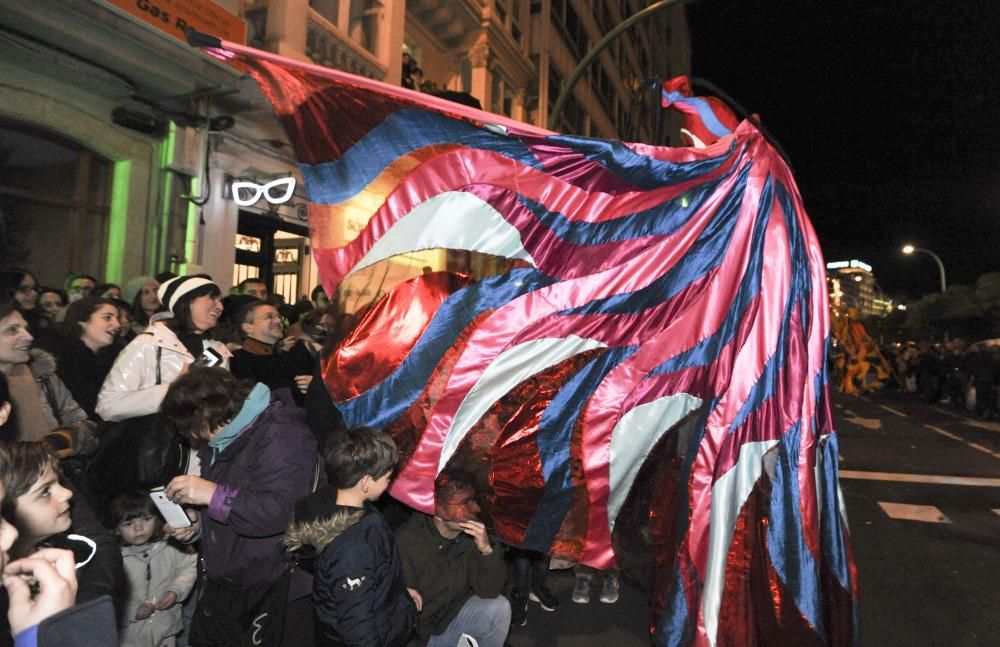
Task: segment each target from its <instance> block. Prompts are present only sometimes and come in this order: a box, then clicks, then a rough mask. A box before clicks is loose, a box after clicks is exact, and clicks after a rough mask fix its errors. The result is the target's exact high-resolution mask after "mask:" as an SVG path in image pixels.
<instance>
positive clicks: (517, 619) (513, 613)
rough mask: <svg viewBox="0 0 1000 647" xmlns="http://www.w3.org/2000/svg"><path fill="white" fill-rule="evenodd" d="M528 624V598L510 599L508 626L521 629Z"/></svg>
mask: <svg viewBox="0 0 1000 647" xmlns="http://www.w3.org/2000/svg"><path fill="white" fill-rule="evenodd" d="M526 624H528V598H523V597H521V596H516V597H515V596H513V595H511V597H510V626H511V627H523V626H525V625H526Z"/></svg>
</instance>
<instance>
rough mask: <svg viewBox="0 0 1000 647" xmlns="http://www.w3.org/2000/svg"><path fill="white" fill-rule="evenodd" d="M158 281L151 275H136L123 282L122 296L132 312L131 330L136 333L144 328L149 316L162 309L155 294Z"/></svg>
mask: <svg viewBox="0 0 1000 647" xmlns="http://www.w3.org/2000/svg"><path fill="white" fill-rule="evenodd" d="M159 287H160V282H159V281H157V280H156V279H154V278H153V277H152V276H137V277H135V278H133V279H130V280H129V282H128V283H126V284H125V291H124V293H123V294H122V298H123V299H124V300H125V301H127V302H128V303H129V309H130V311H131V313H132V330H134V331H135V333H136V334H139V333H141V332H142V331H144V330H146V326H148V325H149V320H150V318H151V317H152V316H153V315H155V314H156V313H157V312H160V311H161V310H162V309H163V306H162V305H161V304H160V297H159V296H158V295H157V294H156V292H157V290H158V289H159Z"/></svg>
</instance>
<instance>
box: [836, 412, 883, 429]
mask: <svg viewBox="0 0 1000 647" xmlns="http://www.w3.org/2000/svg"><path fill="white" fill-rule="evenodd" d="M845 413H846V414H848V415H850V416H851V417H850V418H848V417H847V416H846V415H845V416H844V417H843V418H842V420H843V421H844V422H849V423H851V424H853V425H857V426H859V427H864V428H865V429H881V428H882V421H881V420H879V419H878V418H862V417H861V416H858V415H856V414H855V413H854V412H853V411H846V412H845Z"/></svg>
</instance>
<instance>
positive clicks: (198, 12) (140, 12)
mask: <svg viewBox="0 0 1000 647" xmlns="http://www.w3.org/2000/svg"><path fill="white" fill-rule="evenodd" d="M108 2H110V3H111V4H113V5H114V6H116V7H118V8H119V9H122V10H123V11H127V12H128V13H130V14H131V15H133V16H135V17H136V18H138V19H140V20H142V21H143V22H145V23H147V24H149V25H152V26H153V27H156V28H157V29H159V30H160V31H163V32H166V33H168V34H170V35H171V36H173V37H175V38H177V39H179V40H182V41H184V42H185V43H186V42H187V38H186V37H185V36H184V30H186V29H188V28H192V29H197V30H198V31H202V32H205V33H206V34H211V35H213V36H218V37H219V38H221V39H222V40H228V41H232V42H234V43H246V35H247V25H246V23H245V22H244V21H243V20H241V19H240V18H239V17H237V16H234V15H233V14H231V13H229V12H228V11H226V10H225V9H223V8H222V7H220V6H218V5H216V4H215V3H214V2H209V1H208V0H108Z"/></svg>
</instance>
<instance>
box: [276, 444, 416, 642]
mask: <svg viewBox="0 0 1000 647" xmlns="http://www.w3.org/2000/svg"><path fill="white" fill-rule="evenodd" d="M326 459H327V462H328V463H329V466H330V470H329V471H330V474H331V479H332V481H333V483H332V485H333V487H332V488H328V489H324V490H320V491H318V492H316V493H314V494H312V495H310V496H308V497H306V498H305V499H302V500H301V501H299V503H298V504H297V505H296V506H295V516H294V520H293V521H292V525H291V527H290V528H289V529H288V532H287V533H286V535H285V544H286V546H287V547H288V549H289V551H291V552H293V553H294V554H296V556H297V558H298V559H299V562H300V563H302V564H303V565H304V566H305V567H306V568H309V567H312V570H313V571H314V572H313V575H314V580H313V603H314V605H315V609H316V616H317V619H318V621H319V622H318V626H317V630H318V631H317V635H318V644H320V645H372V646H379V647H381V646H383V645H384V646H396V645H405V644H406V643H407V641H408V640H409V638H410V636H411V634H412V631H413V627H414V625H415V624H416V619H417V612H418V611H419V609H420V607H421V600H420V596H419V594H417V592H416V591H414V590H412V589H407V588H406V583H405V581H404V579H403V568H402V563H401V561H400V557H399V551H398V549H397V548H396V542H395V540H394V539H393V536H392V531H391V530H390V529H389V526H388V524H387V523H386V522H385V519H383V518H382V515H380V514H379V513H378V512H377V511H376V510H374V509H373V508H372V507H371V506H370V505H367V504H369V503H370V502H372V501H375V500H377V499H378V498H379V497H380V496H381V495H382V493H383V492H385V490H386V488H388V487H389V480H390V478H391V477H392V470H393V468H394V467H395V466H396V462H397V460H398V453H397V451H396V445H395V443H393V441H392V438H390V437H389V435H388V434H386V433H384V432H382V431H378V430H375V429H370V428H366V427H358V428H355V429H350V430H348V431H346V432H344V433H342V434H338V435H337V436H335V437H333V438H331V439H330V442H329V444H328V447H327V448H326Z"/></svg>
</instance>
